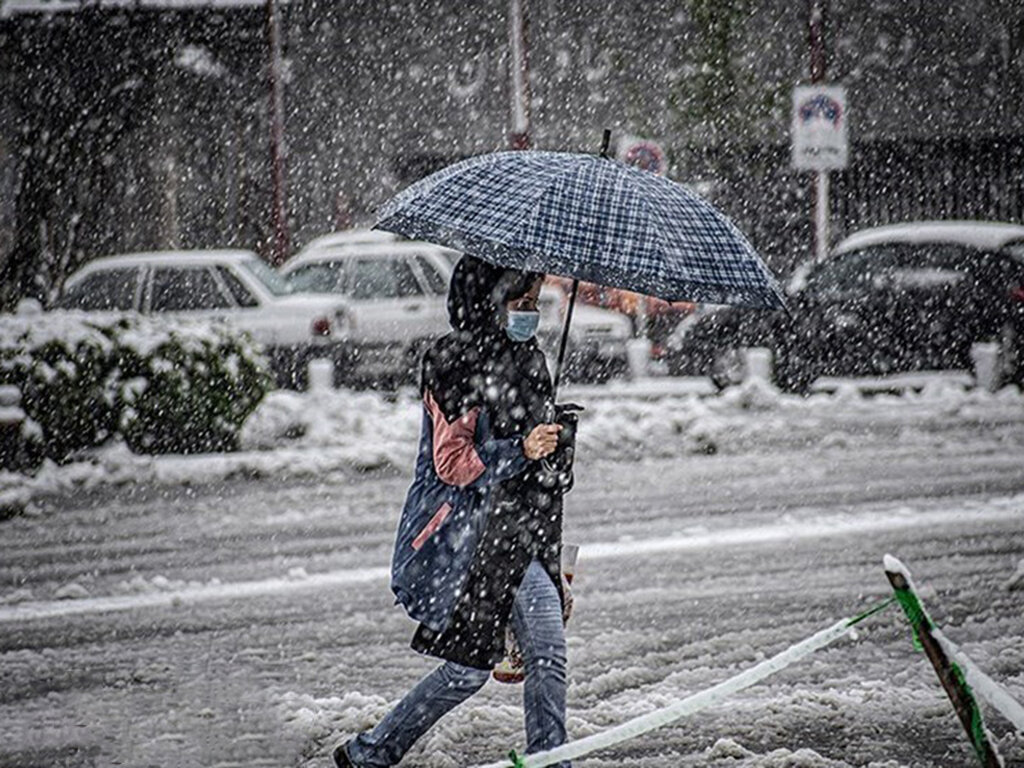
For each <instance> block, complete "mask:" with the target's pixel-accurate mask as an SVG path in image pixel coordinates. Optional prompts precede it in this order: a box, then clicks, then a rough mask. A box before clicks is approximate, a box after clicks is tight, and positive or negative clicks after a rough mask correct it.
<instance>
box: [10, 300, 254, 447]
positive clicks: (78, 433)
mask: <svg viewBox="0 0 1024 768" xmlns="http://www.w3.org/2000/svg"><path fill="white" fill-rule="evenodd" d="M0 384H12V385H14V386H17V387H18V388H19V389H20V390H21V393H22V395H21V407H22V408H23V409H24V411H25V414H26V415H27V417H28V418H29V419H30V420H31V421H32V422H34V424H36V425H38V438H36V439H37V441H38V447H39V453H41V455H44V456H46V457H47V458H50V459H53V460H54V461H57V462H65V461H67V460H69V459H70V458H71V457H73V456H74V455H75V453H76V452H78V451H81V450H82V449H85V448H90V447H93V446H98V445H101V444H103V443H104V442H106V441H108V440H110V439H112V438H115V437H118V436H123V437H124V439H125V440H126V442H127V443H128V444H129V445H130V446H131V447H132V449H133V450H135V451H145V452H172V451H173V452H192V451H197V450H207V449H214V448H216V449H227V448H231V447H233V446H234V444H235V442H236V435H237V432H238V429H239V428H240V427H241V424H242V422H243V421H244V420H245V418H246V417H247V416H248V415H249V413H250V412H251V411H252V410H253V409H254V408H255V407H256V405H257V404H258V403H259V401H260V400H261V399H262V397H263V395H264V394H265V393H266V392H267V390H268V388H269V379H268V377H267V375H266V373H265V365H264V364H263V362H262V360H261V358H260V357H259V355H258V353H257V352H256V350H255V348H254V347H253V346H252V345H251V344H250V343H249V342H248V341H247V340H246V339H244V338H240V337H238V336H236V335H233V334H231V333H230V332H229V331H228V330H227V329H226V328H225V327H223V326H219V325H210V324H201V323H182V322H179V323H173V322H169V321H167V320H166V319H159V320H157V319H151V318H145V317H132V318H120V319H114V318H112V319H111V320H110V321H109V322H107V323H101V322H97V321H95V319H88V318H86V317H84V316H81V315H77V314H74V313H59V312H56V313H47V314H44V315H32V316H9V315H8V316H3V317H2V318H0Z"/></svg>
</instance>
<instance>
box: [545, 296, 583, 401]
mask: <svg viewBox="0 0 1024 768" xmlns="http://www.w3.org/2000/svg"><path fill="white" fill-rule="evenodd" d="M579 287H580V281H579V280H573V281H572V293H571V294H570V296H569V306H568V307H566V309H565V323H564V324H563V325H562V340H561V342H559V344H558V363H557V364H556V365H555V382H554V385H553V387H552V393H551V400H552V402H557V400H558V382H559V380H560V379H561V378H562V363H564V362H565V346H566V344H567V343H568V341H569V323H571V322H572V310H573V307H575V306H576V292H577V291H578V290H579Z"/></svg>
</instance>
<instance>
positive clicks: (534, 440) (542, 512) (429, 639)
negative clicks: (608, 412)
mask: <svg viewBox="0 0 1024 768" xmlns="http://www.w3.org/2000/svg"><path fill="white" fill-rule="evenodd" d="M542 277H543V276H542V275H540V274H537V273H523V272H519V271H515V270H506V269H503V268H501V267H496V266H493V265H491V264H488V263H486V262H483V261H480V260H478V259H475V258H473V257H470V256H464V257H463V258H462V259H461V260H460V261H459V263H458V264H457V265H456V267H455V270H454V272H453V274H452V280H451V286H450V290H449V294H448V314H449V319H450V322H451V325H452V329H453V330H452V332H451V333H449V334H448V335H446V336H444V337H442V338H440V339H438V340H437V341H436V342H435V343H434V344H433V345H432V346H431V347H430V348H429V349H428V350H427V352H426V354H425V355H424V358H423V367H422V378H421V394H422V397H423V409H424V416H423V426H422V432H421V437H420V450H419V456H418V459H417V462H416V473H415V479H414V480H413V483H412V486H411V487H410V489H409V493H408V496H407V498H406V503H405V507H404V509H403V511H402V517H401V520H400V522H399V526H398V534H397V537H396V542H395V552H394V556H393V558H392V579H391V588H392V590H393V591H394V593H395V595H396V597H397V600H398V602H400V603H401V604H402V606H403V607H404V608H405V610H406V611H407V612H408V613H409V615H410V616H411V617H412V618H413V619H415V620H416V621H418V622H419V623H420V624H419V627H418V629H417V630H416V633H415V635H414V637H413V641H412V647H413V648H414V649H415V650H417V651H420V652H421V653H425V654H429V655H432V656H436V657H438V658H440V659H442V660H444V663H443V664H441V665H440V666H439V667H438V668H437V669H435V670H434V671H433V672H431V673H430V674H428V675H427V676H426V677H425V678H423V679H422V680H421V681H420V682H419V683H418V684H417V685H416V686H415V687H414V688H413V689H412V690H411V691H410V692H409V693H408V694H406V696H405V698H403V699H402V700H401V701H400V702H399V703H398V704H397V705H396V706H395V708H394V709H393V710H391V712H390V713H388V715H387V716H385V718H384V719H383V720H382V721H381V722H380V723H379V724H378V725H377V727H376V728H374V729H373V730H371V731H366V732H364V733H360V734H359V735H357V736H356V737H355V738H354V739H352V740H351V741H349V742H347V743H345V744H342V745H339V746H338V747H336V748H335V750H334V753H333V754H334V762H335V764H336V765H337V766H340V767H341V768H344V767H346V766H355V767H356V768H383V767H384V766H391V765H395V764H396V763H398V762H399V761H400V760H401V759H402V756H403V755H404V754H405V753H406V752H407V751H408V750H409V748H410V747H411V746H412V745H413V743H414V742H415V741H416V740H417V739H418V738H419V737H420V736H422V735H423V734H424V733H425V732H426V731H427V729H429V728H430V727H431V726H432V725H433V724H434V723H435V722H436V721H437V720H438V719H439V718H440V717H441V716H442V715H444V714H445V713H446V712H448V711H449V710H451V709H452V708H454V707H455V706H457V705H458V704H460V703H461V702H463V701H465V700H466V699H467V698H469V697H470V696H472V695H473V694H474V693H476V692H477V691H478V690H479V689H480V688H481V687H482V686H483V684H484V683H485V682H486V681H487V678H488V677H489V676H490V673H491V670H492V668H493V667H494V666H495V664H497V663H498V662H499V661H501V659H502V657H503V656H504V655H505V651H506V629H507V628H511V630H512V632H513V633H514V635H515V637H516V639H517V641H518V643H519V646H520V648H521V652H522V655H523V659H524V664H525V675H526V678H525V684H524V691H523V705H524V710H525V720H526V736H527V750H526V751H527V752H528V753H530V752H538V751H542V750H546V749H550V748H553V747H555V746H558V745H559V744H562V743H563V742H564V741H565V737H566V734H565V689H566V672H565V667H566V648H565V635H564V628H563V609H564V607H565V606H566V604H567V594H568V593H567V588H566V586H565V585H564V583H563V579H562V576H561V567H560V560H561V547H562V495H563V494H564V493H565V492H566V491H567V490H568V489H569V487H570V486H571V483H572V471H571V462H572V451H573V448H572V439H571V433H573V432H574V427H575V416H573V415H571V414H567V415H561V417H560V418H559V419H552V418H551V415H552V414H554V413H556V410H555V408H554V404H553V402H552V398H553V390H552V385H551V378H550V375H549V374H548V369H547V365H546V361H545V359H544V354H543V353H542V352H541V350H540V348H539V347H538V346H537V342H536V340H535V338H534V333H535V332H536V329H537V324H538V321H539V313H538V311H537V298H538V294H539V292H540V286H541V281H542ZM552 422H554V423H552ZM558 422H561V423H558Z"/></svg>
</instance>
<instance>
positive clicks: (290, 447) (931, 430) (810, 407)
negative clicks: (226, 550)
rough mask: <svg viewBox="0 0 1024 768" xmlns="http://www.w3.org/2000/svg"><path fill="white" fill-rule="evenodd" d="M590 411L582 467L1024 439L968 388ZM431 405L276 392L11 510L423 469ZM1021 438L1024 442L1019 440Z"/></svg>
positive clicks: (611, 396)
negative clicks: (133, 494)
mask: <svg viewBox="0 0 1024 768" xmlns="http://www.w3.org/2000/svg"><path fill="white" fill-rule="evenodd" d="M561 399H562V400H563V401H566V402H579V403H580V404H582V405H583V406H585V408H586V410H585V411H584V412H583V414H582V415H581V419H580V429H579V434H578V451H577V460H578V461H593V460H602V459H605V460H636V459H642V458H646V457H655V458H674V457H684V456H691V455H699V454H708V453H720V452H728V453H739V452H743V451H749V450H772V449H777V448H784V447H785V446H787V445H796V446H805V445H808V444H817V445H820V446H822V447H823V448H835V449H843V448H844V447H847V446H850V445H851V444H852V442H856V445H857V447H858V448H863V443H864V440H865V439H870V436H871V431H872V430H875V431H877V432H878V433H880V434H884V435H885V437H886V439H890V438H891V435H892V433H893V431H897V432H898V433H899V434H900V435H901V436H902V437H903V439H905V440H908V441H932V442H936V441H937V447H941V443H942V441H943V440H945V439H953V440H955V439H958V438H957V437H955V436H954V437H950V438H946V437H943V435H945V434H948V433H950V432H951V430H955V429H956V427H957V425H961V426H972V425H973V426H977V424H979V423H984V424H986V425H994V426H1002V427H1006V428H1007V431H1008V435H1009V436H1008V437H1007V439H1018V440H1019V439H1024V438H1022V437H1021V435H1022V434H1024V432H1022V431H1021V430H1020V429H1019V425H1020V424H1021V423H1024V397H1022V395H1021V393H1020V391H1019V390H1018V389H1016V388H1006V389H1004V390H1002V391H1000V392H997V393H994V394H992V393H987V392H983V391H979V390H964V389H963V388H961V387H957V386H951V385H949V384H948V383H946V382H937V383H936V384H935V385H934V386H925V387H924V388H923V389H922V391H921V392H918V393H915V392H913V391H908V392H907V393H906V394H903V395H901V396H896V395H879V396H875V397H865V396H862V395H861V394H860V393H859V392H858V391H857V390H856V389H855V388H853V387H838V388H837V389H836V390H835V391H834V392H832V393H821V394H816V395H812V396H810V397H799V396H795V395H786V394H781V393H780V392H778V391H777V390H776V389H774V388H773V387H771V386H770V385H768V384H766V383H764V382H761V381H756V380H755V381H751V382H749V383H747V384H744V385H742V386H739V387H734V388H731V389H729V390H726V391H725V392H723V393H721V394H719V395H715V396H703V395H701V394H699V393H698V392H697V391H695V389H694V387H693V386H692V382H686V381H680V382H679V386H678V389H673V388H672V387H671V381H669V382H668V383H666V384H662V385H661V386H659V387H658V388H657V390H656V392H655V393H654V394H653V395H652V390H651V388H650V387H649V386H647V383H646V382H639V383H621V382H620V383H616V385H615V386H614V387H608V388H607V389H605V390H602V389H600V388H597V387H587V388H580V389H579V390H577V391H574V390H572V389H571V388H567V389H566V391H565V393H564V396H563V397H562V398H561ZM421 419H422V408H421V406H420V404H419V401H418V397H417V396H416V393H415V392H414V391H412V390H407V391H403V392H400V393H399V394H397V395H390V396H384V395H381V394H378V393H375V392H354V391H350V390H318V391H312V392H305V393H298V392H291V391H276V392H272V393H270V394H269V395H268V396H267V397H266V398H265V399H264V400H263V402H262V403H261V404H260V406H259V407H258V408H257V409H256V411H255V412H254V413H253V414H252V415H251V416H250V417H249V419H248V420H247V421H246V423H245V424H244V426H243V428H242V431H241V435H240V444H241V448H242V450H240V451H238V452H234V453H220V454H204V455H190V456H176V455H164V456H140V455H136V454H133V453H131V452H130V451H129V450H128V449H127V448H126V447H125V446H124V445H123V444H121V443H115V444H113V445H109V446H107V447H105V448H103V449H101V450H97V451H94V452H92V453H91V454H90V455H89V456H88V458H87V459H85V460H83V461H80V462H77V463H73V464H70V465H65V466H57V465H55V464H52V463H46V464H44V466H43V467H42V468H41V469H40V470H39V471H38V472H37V474H36V475H35V476H33V477H24V476H21V475H15V474H11V473H0V504H2V505H4V506H7V507H9V508H19V507H24V506H26V505H28V506H29V507H30V508H31V500H32V498H33V497H35V496H37V495H39V494H45V493H66V492H70V491H74V490H76V489H80V488H92V487H96V486H100V485H112V484H113V485H117V484H129V483H143V484H149V485H155V484H179V483H205V482H214V481H217V480H222V479H226V478H230V477H232V476H239V475H244V476H275V477H303V476H323V475H325V474H330V473H333V472H344V471H352V470H357V471H362V470H367V469H374V468H381V467H396V468H400V469H403V470H404V469H408V468H410V467H411V466H412V463H413V461H414V460H415V455H416V448H417V441H418V437H419V429H420V423H421ZM1013 435H1017V437H1013Z"/></svg>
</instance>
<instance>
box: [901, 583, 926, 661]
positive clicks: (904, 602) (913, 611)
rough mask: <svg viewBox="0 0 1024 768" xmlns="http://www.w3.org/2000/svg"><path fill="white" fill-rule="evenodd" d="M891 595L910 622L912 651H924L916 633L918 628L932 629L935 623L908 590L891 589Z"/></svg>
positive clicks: (918, 633) (918, 634)
mask: <svg viewBox="0 0 1024 768" xmlns="http://www.w3.org/2000/svg"><path fill="white" fill-rule="evenodd" d="M893 594H894V595H895V596H896V601H897V602H898V603H899V604H900V607H901V608H902V609H903V613H905V614H906V615H907V620H908V621H910V628H911V631H912V632H913V636H914V649H915V650H918V651H922V652H923V651H924V645H923V644H922V643H921V635H920V632H919V631H918V628H919V627H926V628H927V629H933V628H934V627H935V623H934V622H933V621H932V617H931V616H929V615H928V611H926V610H925V609H924V606H923V605H921V601H920V600H918V599H917V595H915V594H914V593H913V592H912V591H911V590H910V589H909V588H907V589H898V588H894V589H893Z"/></svg>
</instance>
